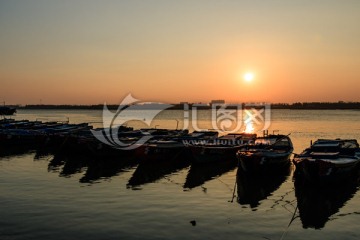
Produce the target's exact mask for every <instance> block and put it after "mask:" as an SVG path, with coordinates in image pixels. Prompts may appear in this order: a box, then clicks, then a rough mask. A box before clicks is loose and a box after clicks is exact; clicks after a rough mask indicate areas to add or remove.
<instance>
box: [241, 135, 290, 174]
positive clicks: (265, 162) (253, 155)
mask: <svg viewBox="0 0 360 240" xmlns="http://www.w3.org/2000/svg"><path fill="white" fill-rule="evenodd" d="M289 135H290V134H289ZM289 135H282V134H277V135H275V134H270V135H265V136H263V137H258V138H256V139H255V142H254V143H253V144H248V145H245V146H243V147H242V148H241V149H240V150H239V151H238V152H237V154H236V156H237V158H238V159H239V161H240V164H239V167H241V168H242V170H243V172H247V171H264V170H265V171H268V170H270V169H271V171H274V170H277V169H279V168H281V167H286V166H288V165H289V164H290V156H291V154H292V151H293V144H292V141H291V139H290V137H289Z"/></svg>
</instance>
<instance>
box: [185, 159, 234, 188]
mask: <svg viewBox="0 0 360 240" xmlns="http://www.w3.org/2000/svg"><path fill="white" fill-rule="evenodd" d="M236 164H237V163H236V161H233V160H227V161H225V160H224V161H215V162H209V163H192V164H191V167H190V169H189V172H188V174H187V176H186V180H185V183H184V188H188V189H191V188H195V187H198V186H201V185H203V184H204V183H205V182H207V181H210V180H212V179H215V178H217V177H220V176H221V175H223V174H225V173H227V172H229V171H231V170H233V169H235V168H236Z"/></svg>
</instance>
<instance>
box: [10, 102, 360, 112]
mask: <svg viewBox="0 0 360 240" xmlns="http://www.w3.org/2000/svg"><path fill="white" fill-rule="evenodd" d="M143 106H144V105H143ZM157 106H158V107H160V106H161V105H160V104H150V105H148V106H147V107H144V108H142V109H156V108H157ZM192 106H196V107H197V108H198V109H210V108H211V106H210V105H207V104H202V105H198V104H196V105H195V104H191V103H190V104H187V107H189V108H190V109H191V107H192ZM14 107H16V108H17V109H84V110H86V109H88V110H99V109H100V110H101V109H103V107H104V106H103V105H102V104H97V105H50V104H37V105H24V106H14ZM107 107H108V109H110V110H117V109H118V108H119V105H116V104H114V105H107ZM242 107H246V105H245V104H243V105H242ZM271 108H272V109H309V110H311V109H314V110H320V109H360V102H343V101H339V102H296V103H274V104H271ZM167 109H172V110H174V109H179V110H182V109H184V104H172V105H171V107H169V108H167Z"/></svg>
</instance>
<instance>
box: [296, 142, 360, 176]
mask: <svg viewBox="0 0 360 240" xmlns="http://www.w3.org/2000/svg"><path fill="white" fill-rule="evenodd" d="M293 163H294V164H295V166H296V171H295V173H296V174H295V176H297V177H299V178H303V180H304V181H305V182H329V181H330V182H332V181H337V180H340V179H344V178H348V177H352V176H354V174H355V175H356V174H357V173H358V172H357V171H358V170H359V167H360V165H359V164H360V149H359V144H358V142H357V140H355V139H335V140H332V139H319V140H317V141H315V142H314V143H313V144H311V146H310V147H309V148H307V149H305V150H304V151H303V152H302V153H301V154H299V155H296V156H295V157H294V159H293Z"/></svg>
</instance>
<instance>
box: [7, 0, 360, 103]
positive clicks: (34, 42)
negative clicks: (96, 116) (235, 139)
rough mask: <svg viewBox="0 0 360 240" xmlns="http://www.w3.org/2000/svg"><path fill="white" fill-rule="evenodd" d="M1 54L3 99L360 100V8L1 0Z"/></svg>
mask: <svg viewBox="0 0 360 240" xmlns="http://www.w3.org/2000/svg"><path fill="white" fill-rule="evenodd" d="M0 53H1V54H0V83H1V85H0V100H1V102H3V101H6V103H7V104H39V103H43V104H102V103H104V102H107V103H111V104H116V103H119V102H120V101H121V100H122V99H123V98H124V97H125V96H126V95H127V94H128V93H132V95H133V96H134V97H136V98H138V99H141V100H143V101H161V102H167V103H176V102H180V101H189V102H200V101H202V102H208V101H210V100H212V99H225V100H226V101H227V102H247V101H267V102H289V103H292V102H297V101H301V102H305V101H339V100H342V101H360V94H359V91H360V1H358V0H353V1H350V0H344V1H338V0H319V1H316V0H311V1H310V0H302V1H283V0H281V1H277V0H272V1H258V0H253V1H240V0H238V1H235V0H231V1H230V0H229V1H220V0H216V1H215V0H202V1H201V0H196V1H190V0H189V1H171V0H162V1H160V0H159V1H157V0H148V1H146V0H143V1H137V0H128V1H106V0H105V1H91V0H77V1H72V0H62V1H55V0H54V1H50V0H23V1H20V0H11V1H7V0H0ZM246 73H252V74H253V77H252V79H248V81H246V80H244V78H243V76H244V74H246Z"/></svg>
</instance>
